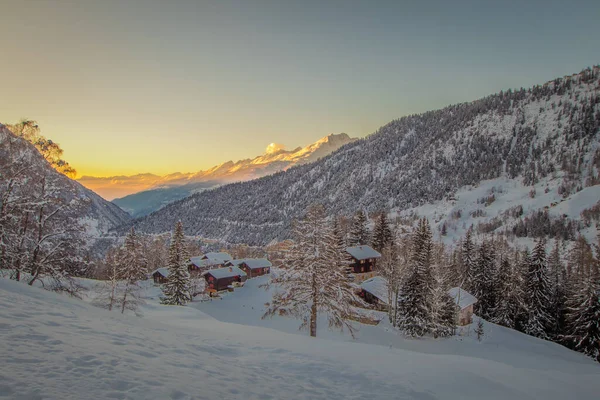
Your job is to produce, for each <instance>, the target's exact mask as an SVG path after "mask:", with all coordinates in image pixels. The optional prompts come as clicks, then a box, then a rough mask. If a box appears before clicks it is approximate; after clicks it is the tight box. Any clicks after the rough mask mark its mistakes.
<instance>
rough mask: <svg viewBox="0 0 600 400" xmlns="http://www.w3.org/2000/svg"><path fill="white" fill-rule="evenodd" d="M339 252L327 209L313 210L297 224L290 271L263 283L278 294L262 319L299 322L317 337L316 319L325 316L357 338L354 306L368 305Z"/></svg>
mask: <svg viewBox="0 0 600 400" xmlns="http://www.w3.org/2000/svg"><path fill="white" fill-rule="evenodd" d="M341 253H342V252H341V249H340V247H339V243H338V242H337V240H336V238H335V236H334V235H333V233H332V229H331V226H330V224H328V223H327V220H326V217H325V211H324V208H323V206H321V205H313V206H311V207H309V209H308V211H307V213H306V216H305V217H304V218H303V219H301V220H299V221H295V223H294V227H293V242H292V245H291V246H290V248H289V249H288V250H287V251H286V253H285V259H284V261H283V264H284V265H285V266H286V268H285V269H283V270H282V271H281V273H280V274H279V275H277V276H273V277H272V279H271V281H270V282H269V283H268V284H267V285H265V286H266V287H267V288H269V287H270V286H272V285H273V286H275V287H276V289H277V290H276V292H275V293H274V294H273V299H272V301H271V303H270V304H269V307H268V309H267V311H266V312H265V314H264V315H263V318H266V317H273V316H275V315H282V316H291V317H295V318H299V319H301V320H302V323H301V325H300V328H301V329H305V328H308V330H309V333H310V336H313V337H314V336H316V335H317V316H318V315H319V314H320V313H324V314H326V315H327V319H328V322H329V327H330V328H334V327H335V328H340V329H341V330H343V329H348V331H349V332H350V334H351V335H352V336H354V332H355V328H354V327H353V326H352V324H351V323H350V320H351V319H353V318H356V312H355V311H354V309H353V308H352V305H351V304H353V303H354V304H363V305H365V304H364V303H363V302H362V300H361V299H360V297H359V296H357V295H356V294H355V293H354V291H353V289H352V287H351V286H350V283H349V282H348V278H347V276H346V273H345V267H346V266H345V265H344V264H340V260H343V258H344V255H343V254H341Z"/></svg>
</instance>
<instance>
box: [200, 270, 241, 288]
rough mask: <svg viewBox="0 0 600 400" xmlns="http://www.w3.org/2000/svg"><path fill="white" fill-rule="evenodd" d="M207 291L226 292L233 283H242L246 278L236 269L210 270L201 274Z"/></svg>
mask: <svg viewBox="0 0 600 400" xmlns="http://www.w3.org/2000/svg"><path fill="white" fill-rule="evenodd" d="M202 276H204V279H205V280H206V288H207V289H209V290H211V289H212V290H216V291H221V290H227V289H228V287H229V286H232V285H233V283H234V282H239V283H244V282H246V279H248V276H247V275H246V273H245V272H244V271H242V270H241V269H240V268H238V267H225V268H217V269H210V270H208V271H206V272H204V273H203V274H202Z"/></svg>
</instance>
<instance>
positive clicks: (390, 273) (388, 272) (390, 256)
mask: <svg viewBox="0 0 600 400" xmlns="http://www.w3.org/2000/svg"><path fill="white" fill-rule="evenodd" d="M379 270H380V272H381V276H382V277H383V278H385V280H386V281H387V289H388V301H389V307H388V317H389V320H390V323H391V324H392V326H397V324H398V297H399V295H400V285H401V284H402V273H403V270H402V265H401V263H400V255H399V254H398V245H397V244H396V243H394V242H391V243H388V244H387V245H386V246H385V247H384V248H383V250H382V252H381V261H380V262H379Z"/></svg>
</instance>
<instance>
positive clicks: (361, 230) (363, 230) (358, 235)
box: [348, 210, 371, 246]
mask: <svg viewBox="0 0 600 400" xmlns="http://www.w3.org/2000/svg"><path fill="white" fill-rule="evenodd" d="M367 222H368V221H367V216H366V215H365V213H364V212H363V211H362V210H359V211H357V212H356V213H355V214H354V217H353V218H352V227H351V228H350V237H349V238H348V244H349V245H350V246H359V245H364V244H367V243H369V242H370V237H371V232H370V231H369V227H368V226H367Z"/></svg>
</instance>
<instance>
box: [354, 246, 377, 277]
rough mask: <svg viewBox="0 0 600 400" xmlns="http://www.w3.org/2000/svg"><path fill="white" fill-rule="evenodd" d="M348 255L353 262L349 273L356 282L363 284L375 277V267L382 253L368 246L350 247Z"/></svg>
mask: <svg viewBox="0 0 600 400" xmlns="http://www.w3.org/2000/svg"><path fill="white" fill-rule="evenodd" d="M346 253H348V255H349V256H350V260H351V261H350V264H349V265H348V273H349V274H351V275H352V276H353V278H354V281H356V282H362V281H364V280H365V279H369V278H372V277H374V276H375V272H374V271H375V267H376V264H377V260H378V259H379V258H381V253H379V252H378V251H376V250H375V249H373V248H372V247H371V246H367V245H361V246H354V247H348V248H347V249H346Z"/></svg>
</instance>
